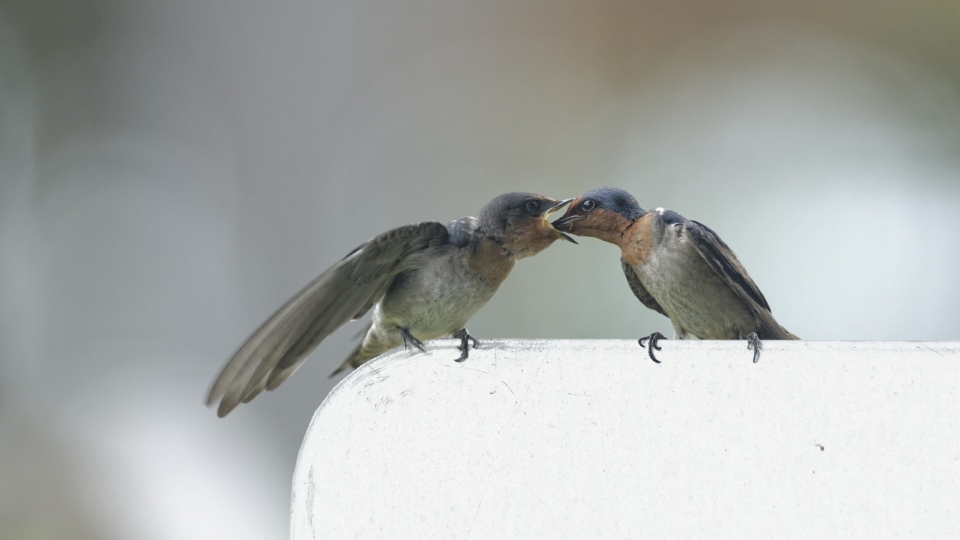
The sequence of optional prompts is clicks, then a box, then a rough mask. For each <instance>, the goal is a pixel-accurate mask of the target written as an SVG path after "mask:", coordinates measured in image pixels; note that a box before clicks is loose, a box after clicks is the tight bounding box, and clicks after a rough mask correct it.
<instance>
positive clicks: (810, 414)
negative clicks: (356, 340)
mask: <svg viewBox="0 0 960 540" xmlns="http://www.w3.org/2000/svg"><path fill="white" fill-rule="evenodd" d="M453 343H454V342H453V341H434V342H431V343H429V344H428V346H429V353H427V354H419V353H414V352H406V351H402V350H401V351H399V352H396V353H393V354H390V355H387V356H385V357H382V358H380V359H378V360H375V361H373V362H370V363H368V364H366V365H364V366H363V367H361V368H360V369H359V370H357V371H356V372H354V373H353V374H351V375H350V376H349V377H347V378H346V379H345V380H344V381H343V382H342V383H341V384H340V385H339V386H337V387H336V388H335V389H334V390H333V391H332V392H331V393H330V395H329V396H328V397H327V399H326V400H325V401H324V402H323V404H322V405H321V406H320V408H319V410H317V413H316V415H315V416H314V419H313V422H312V423H311V425H310V429H309V431H308V433H307V436H306V439H305V440H304V443H303V448H302V449H301V452H300V459H299V462H298V465H297V470H296V474H295V477H294V483H293V501H292V524H291V536H292V537H293V538H294V539H297V540H303V539H311V540H312V539H319V538H332V539H341V538H342V539H347V538H350V539H353V538H397V539H405V538H411V539H412V538H416V539H424V538H454V539H467V538H474V539H490V538H524V539H526V538H550V539H554V538H577V539H582V538H597V539H601V538H602V539H610V538H640V537H647V538H650V537H653V538H690V537H694V536H696V537H706V538H711V537H714V538H721V537H722V538H894V537H902V538H960V512H957V508H958V501H960V389H958V386H960V343H904V342H776V341H769V342H766V343H765V344H764V351H763V356H762V357H761V359H760V362H759V363H758V364H753V363H751V352H750V351H748V350H747V348H746V343H744V342H730V341H727V342H719V341H706V342H696V341H683V342H680V341H672V340H670V341H664V342H662V343H663V350H662V351H661V352H660V353H659V358H660V359H661V360H662V361H663V363H662V364H659V365H658V364H654V363H653V362H651V361H650V360H649V359H648V358H647V357H646V355H645V354H644V353H643V352H641V350H640V349H639V347H638V346H637V344H636V341H619V340H617V341H612V340H611V341H607V340H603V341H562V340H561V341H516V340H508V341H493V340H490V341H485V342H483V344H482V348H481V349H478V350H476V351H472V352H471V355H470V358H469V359H468V360H467V361H466V362H465V363H463V364H456V363H454V362H453V358H455V357H456V356H457V351H456V350H455V349H454V348H453Z"/></svg>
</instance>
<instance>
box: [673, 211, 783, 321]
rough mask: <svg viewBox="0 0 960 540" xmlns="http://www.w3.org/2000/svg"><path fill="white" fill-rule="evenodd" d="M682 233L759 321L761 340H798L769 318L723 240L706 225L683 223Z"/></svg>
mask: <svg viewBox="0 0 960 540" xmlns="http://www.w3.org/2000/svg"><path fill="white" fill-rule="evenodd" d="M683 232H684V234H686V235H688V237H689V238H690V239H691V244H692V245H693V246H694V247H695V248H696V249H697V252H699V253H700V256H701V257H703V259H704V260H705V261H706V262H707V264H708V265H709V266H710V268H712V269H713V271H714V272H716V273H717V275H718V276H720V277H721V278H722V279H723V280H724V281H726V282H727V284H728V285H729V286H730V288H731V289H732V290H733V291H734V292H735V293H737V295H738V296H739V297H740V298H741V299H742V300H743V301H744V303H745V304H746V305H747V307H748V308H749V309H750V310H751V311H752V312H753V313H754V315H755V316H756V317H757V319H759V321H760V330H759V331H758V334H760V338H761V339H798V338H796V336H793V334H791V333H790V332H787V330H786V329H785V328H783V327H782V326H780V324H779V323H778V322H777V321H776V319H774V318H773V314H772V313H771V310H770V305H769V304H768V303H767V299H766V298H764V296H763V293H762V292H760V288H759V287H757V284H756V283H754V282H753V280H752V279H751V278H750V275H749V274H747V269H746V268H744V267H743V265H742V264H741V263H740V260H739V259H737V255H736V254H735V253H734V252H733V250H732V249H730V246H728V245H727V244H726V243H724V241H723V240H721V239H720V237H719V236H718V235H717V233H715V232H713V230H711V229H710V228H709V227H707V226H706V225H704V224H702V223H699V222H696V221H693V220H687V221H686V222H685V223H684V224H683Z"/></svg>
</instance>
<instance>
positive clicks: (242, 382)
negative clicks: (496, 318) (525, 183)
mask: <svg viewBox="0 0 960 540" xmlns="http://www.w3.org/2000/svg"><path fill="white" fill-rule="evenodd" d="M567 202H569V200H567V201H563V202H560V203H558V202H557V201H555V200H554V199H550V198H548V197H543V196H540V195H535V194H533V193H506V194H503V195H500V196H498V197H496V198H494V199H493V200H492V201H490V203H488V204H487V205H486V206H485V207H484V208H483V209H482V210H481V211H480V217H479V218H478V219H474V218H472V217H465V218H460V219H457V220H454V221H451V222H450V223H448V224H447V225H443V224H442V223H438V222H434V221H428V222H423V223H417V224H414V225H407V226H405V227H399V228H397V229H393V230H391V231H387V232H386V233H384V234H382V235H380V236H377V237H376V238H373V239H372V240H370V241H369V242H366V243H364V244H363V245H361V246H360V247H358V248H357V249H355V250H353V251H352V252H350V253H349V254H348V255H347V256H346V257H344V258H343V259H342V260H341V261H340V262H338V263H336V264H334V265H333V266H332V267H330V268H329V269H327V270H326V271H325V272H324V273H323V274H321V275H320V276H319V277H317V278H316V279H315V280H313V282H311V283H310V284H309V285H307V286H306V287H304V288H303V290H301V291H300V292H298V293H297V294H296V295H295V296H294V297H293V298H291V299H290V301H288V302H287V303H286V304H285V305H284V306H283V307H281V308H280V309H279V310H278V311H277V312H276V313H274V314H273V316H272V317H270V319H268V320H267V322H265V323H264V324H263V326H261V327H260V328H259V329H258V330H257V331H256V332H254V334H253V335H252V336H250V338H249V339H248V340H247V342H246V343H244V344H243V346H241V347H240V349H239V350H238V351H237V352H236V354H234V355H233V357H232V358H231V359H230V360H229V361H228V362H227V365H226V366H225V367H224V368H223V370H222V371H221V372H220V375H219V376H218V377H217V379H216V381H214V383H213V386H212V387H211V388H210V392H209V395H208V396H207V404H212V403H214V402H215V401H217V400H220V406H219V408H218V409H217V415H218V416H225V415H226V414H227V413H229V412H230V411H231V410H233V408H234V407H236V406H237V405H238V404H239V403H241V402H244V403H246V402H248V401H250V400H251V399H253V398H254V397H256V396H257V395H258V394H259V393H260V392H262V391H264V390H273V389H274V388H276V387H277V386H279V385H280V383H282V382H283V381H285V380H286V379H287V377H289V376H290V375H292V374H293V372H294V371H296V370H297V368H298V367H300V364H302V363H303V361H304V360H305V359H306V358H307V356H309V355H310V353H311V352H312V351H313V349H315V348H316V347H317V345H319V344H320V342H321V341H323V340H324V339H325V338H326V337H327V336H329V335H330V334H332V333H333V332H335V331H336V330H337V329H339V328H340V327H341V326H343V325H344V324H346V323H347V322H348V321H350V320H353V319H357V318H360V317H362V316H363V315H364V314H366V313H367V312H368V311H369V310H370V309H371V308H373V317H372V320H371V322H370V325H369V326H368V327H367V329H366V331H365V332H364V335H363V339H362V340H361V342H360V344H359V345H358V346H357V348H356V350H354V352H353V353H352V354H351V355H350V356H349V357H347V359H346V360H345V361H344V362H343V363H342V364H341V365H340V367H338V368H337V369H336V370H335V371H334V372H333V373H332V374H331V377H332V376H333V375H336V374H337V373H340V372H341V371H343V370H345V369H348V368H356V367H358V366H360V365H361V364H363V363H364V362H366V361H367V360H370V359H371V358H375V357H377V356H379V355H381V354H383V353H385V352H387V351H389V350H390V349H393V348H394V347H397V346H399V345H401V344H406V343H410V344H412V345H414V346H416V347H418V348H420V349H422V348H423V344H422V343H421V342H422V341H426V340H429V339H435V338H439V337H459V338H460V339H461V350H462V353H463V354H462V355H461V357H460V358H459V359H458V361H461V360H463V359H465V358H466V357H467V353H468V347H469V341H473V342H474V343H476V340H473V338H472V336H470V335H469V334H468V333H467V332H466V329H465V328H464V325H466V323H467V321H468V320H469V319H470V317H471V316H473V314H474V313H476V312H477V310H479V309H480V308H481V307H483V305H484V304H486V303H487V301H488V300H490V298H491V297H492V296H493V294H494V293H495V292H496V290H497V288H498V287H499V286H500V283H502V282H503V280H504V279H506V277H507V275H508V274H509V273H510V270H511V269H512V268H513V265H514V263H515V262H516V261H517V260H518V259H522V258H524V257H529V256H532V255H535V254H537V253H538V252H540V251H541V250H543V249H545V248H547V247H548V246H549V245H550V244H552V243H553V242H554V241H555V240H557V239H559V238H564V237H566V238H568V239H569V237H567V236H566V235H564V234H563V233H560V232H558V231H557V230H556V229H554V228H553V226H551V225H550V223H549V222H548V221H547V220H546V216H547V215H549V213H550V212H552V211H554V210H556V209H558V208H560V207H561V206H563V205H564V204H566V203H567ZM571 241H572V240H571Z"/></svg>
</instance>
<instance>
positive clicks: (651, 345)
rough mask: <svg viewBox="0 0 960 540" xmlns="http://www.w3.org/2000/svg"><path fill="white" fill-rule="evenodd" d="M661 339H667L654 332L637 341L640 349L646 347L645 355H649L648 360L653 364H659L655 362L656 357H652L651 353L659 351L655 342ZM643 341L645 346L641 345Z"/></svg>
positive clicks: (657, 361)
mask: <svg viewBox="0 0 960 540" xmlns="http://www.w3.org/2000/svg"><path fill="white" fill-rule="evenodd" d="M661 339H667V338H666V337H665V336H664V335H663V334H661V333H660V332H654V333H652V334H650V335H649V336H646V337H642V338H640V339H638V340H637V343H639V344H640V346H641V347H646V349H647V354H648V355H650V359H651V360H653V361H654V362H656V363H658V364H659V363H660V361H659V360H657V357H656V356H654V355H653V351H654V350H658V351H659V350H661V347H660V346H659V345H657V342H658V341H660V340H661ZM644 341H646V342H647V345H644V344H643V342H644Z"/></svg>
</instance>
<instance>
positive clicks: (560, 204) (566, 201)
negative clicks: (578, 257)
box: [543, 199, 577, 244]
mask: <svg viewBox="0 0 960 540" xmlns="http://www.w3.org/2000/svg"><path fill="white" fill-rule="evenodd" d="M572 200H573V199H564V200H562V201H560V202H558V203H557V204H555V205H553V206H551V207H550V208H547V211H546V212H545V213H544V214H543V219H544V221H546V220H547V218H548V217H549V216H550V214H552V213H554V212H556V211H557V210H560V209H561V208H563V207H564V206H566V205H568V204H570V201H572ZM563 219H564V218H560V219H558V220H557V221H554V222H553V223H552V224H551V225H550V226H551V227H552V228H553V230H555V231H557V234H559V235H560V237H561V238H563V239H564V240H566V241H568V242H573V243H574V244H576V243H577V241H576V240H574V239H573V238H571V237H570V236H569V235H568V234H565V233H563V232H562V231H560V230H559V229H557V222H558V221H562V220H563Z"/></svg>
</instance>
